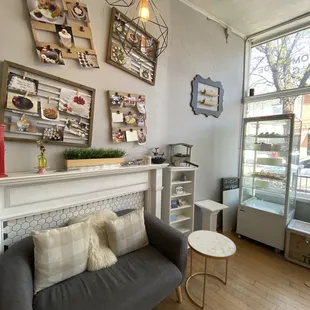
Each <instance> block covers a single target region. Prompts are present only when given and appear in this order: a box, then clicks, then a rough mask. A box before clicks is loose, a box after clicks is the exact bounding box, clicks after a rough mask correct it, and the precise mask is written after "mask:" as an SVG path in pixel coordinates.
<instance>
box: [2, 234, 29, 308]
mask: <svg viewBox="0 0 310 310" xmlns="http://www.w3.org/2000/svg"><path fill="white" fill-rule="evenodd" d="M33 255H34V254H33V241H32V238H31V237H28V238H26V239H24V240H22V241H20V242H18V243H16V244H14V245H13V246H11V247H10V248H9V249H8V250H7V251H6V252H5V253H4V254H2V255H1V256H0V310H32V299H33Z"/></svg>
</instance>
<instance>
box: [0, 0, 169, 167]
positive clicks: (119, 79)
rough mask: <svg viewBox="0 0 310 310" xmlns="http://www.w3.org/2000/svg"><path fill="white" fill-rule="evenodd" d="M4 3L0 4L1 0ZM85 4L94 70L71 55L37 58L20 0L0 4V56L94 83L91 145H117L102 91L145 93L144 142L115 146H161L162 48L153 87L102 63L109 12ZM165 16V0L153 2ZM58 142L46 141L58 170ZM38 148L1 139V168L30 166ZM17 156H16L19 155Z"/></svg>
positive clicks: (101, 5)
mask: <svg viewBox="0 0 310 310" xmlns="http://www.w3.org/2000/svg"><path fill="white" fill-rule="evenodd" d="M3 2H5V4H4V3H3ZM85 2H86V3H87V4H88V6H89V11H90V18H91V23H92V24H91V27H92V32H93V37H94V42H95V47H96V51H97V54H98V58H99V64H100V69H99V70H94V69H92V70H88V69H82V68H80V66H79V64H78V62H77V61H75V60H67V61H66V65H65V66H46V65H42V64H40V63H39V61H38V57H37V55H36V52H35V45H34V41H33V38H32V33H31V29H30V23H29V17H28V11H27V5H26V0H22V1H17V0H14V1H11V0H2V1H1V3H2V5H3V7H4V6H5V9H3V10H2V9H1V10H0V24H1V27H0V39H1V47H0V60H5V59H6V60H10V61H13V62H17V63H20V64H23V65H26V66H28V67H32V68H35V69H38V70H41V71H46V72H48V73H50V74H54V75H59V76H61V77H63V78H66V79H69V80H72V81H75V82H78V83H81V84H85V85H88V86H91V87H93V88H96V90H97V92H96V102H95V118H94V124H95V126H94V133H93V146H95V147H117V146H116V145H114V144H113V143H111V137H110V118H109V114H108V113H109V111H108V103H107V94H106V91H107V90H119V91H124V92H128V93H130V92H131V93H141V94H145V95H146V98H147V112H148V115H149V118H148V120H147V121H148V127H149V128H148V132H149V135H148V144H147V145H145V146H143V147H141V146H138V144H137V143H128V144H124V145H122V146H121V147H122V148H125V149H126V150H127V152H128V153H129V154H130V155H132V156H135V155H139V154H141V153H145V152H147V151H148V150H149V149H150V148H153V147H155V146H162V145H163V136H164V131H163V129H164V120H165V118H163V117H162V115H164V114H165V113H164V111H163V109H164V108H165V102H166V100H167V93H166V92H167V86H168V71H167V66H168V64H167V61H168V53H166V54H164V55H162V56H163V57H162V58H161V59H160V63H159V65H158V73H157V74H158V75H157V83H156V87H154V86H151V85H149V84H147V83H145V82H143V81H141V80H139V79H137V78H135V77H133V76H131V75H129V74H127V73H125V72H123V71H121V70H119V69H117V68H115V67H113V66H111V65H109V64H107V63H106V62H105V59H106V52H107V42H108V33H109V24H110V16H111V11H110V7H109V6H108V5H107V4H106V2H105V0H86V1H85ZM159 5H160V7H162V8H163V11H164V14H165V15H167V16H168V21H169V15H170V14H169V8H170V5H169V2H168V1H166V0H160V1H159ZM63 150H64V148H63V147H59V146H47V158H48V165H49V167H50V168H51V169H59V168H62V167H63V165H64V163H63V162H64V161H63V158H62V152H63ZM37 154H38V149H37V147H36V144H35V143H33V144H32V143H23V144H21V143H19V142H18V143H17V142H7V143H6V168H7V171H9V172H13V171H29V170H32V169H33V167H35V166H36V156H37ZM21 155H23V156H22V159H21Z"/></svg>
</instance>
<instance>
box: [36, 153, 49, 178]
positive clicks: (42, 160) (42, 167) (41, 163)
mask: <svg viewBox="0 0 310 310" xmlns="http://www.w3.org/2000/svg"><path fill="white" fill-rule="evenodd" d="M46 168H47V159H46V157H45V156H44V154H40V155H39V156H38V169H39V170H38V173H39V174H44V173H46Z"/></svg>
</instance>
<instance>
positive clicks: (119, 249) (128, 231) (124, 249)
mask: <svg viewBox="0 0 310 310" xmlns="http://www.w3.org/2000/svg"><path fill="white" fill-rule="evenodd" d="M106 229H107V233H108V239H109V245H110V248H111V250H112V251H113V253H114V254H115V255H116V256H122V255H125V254H127V253H130V252H133V251H136V250H138V249H140V248H143V247H145V246H146V245H148V244H149V240H148V237H147V234H146V230H145V224H144V209H139V210H136V211H133V212H131V213H128V214H126V215H124V216H121V217H119V218H117V219H115V220H112V221H108V222H107V223H106Z"/></svg>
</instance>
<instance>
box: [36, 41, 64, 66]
mask: <svg viewBox="0 0 310 310" xmlns="http://www.w3.org/2000/svg"><path fill="white" fill-rule="evenodd" d="M36 49H37V54H38V56H39V59H40V62H41V63H44V64H49V65H64V64H65V62H64V60H63V56H62V51H61V50H60V49H58V48H52V47H51V46H50V45H47V46H43V47H40V46H37V48H36Z"/></svg>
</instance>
